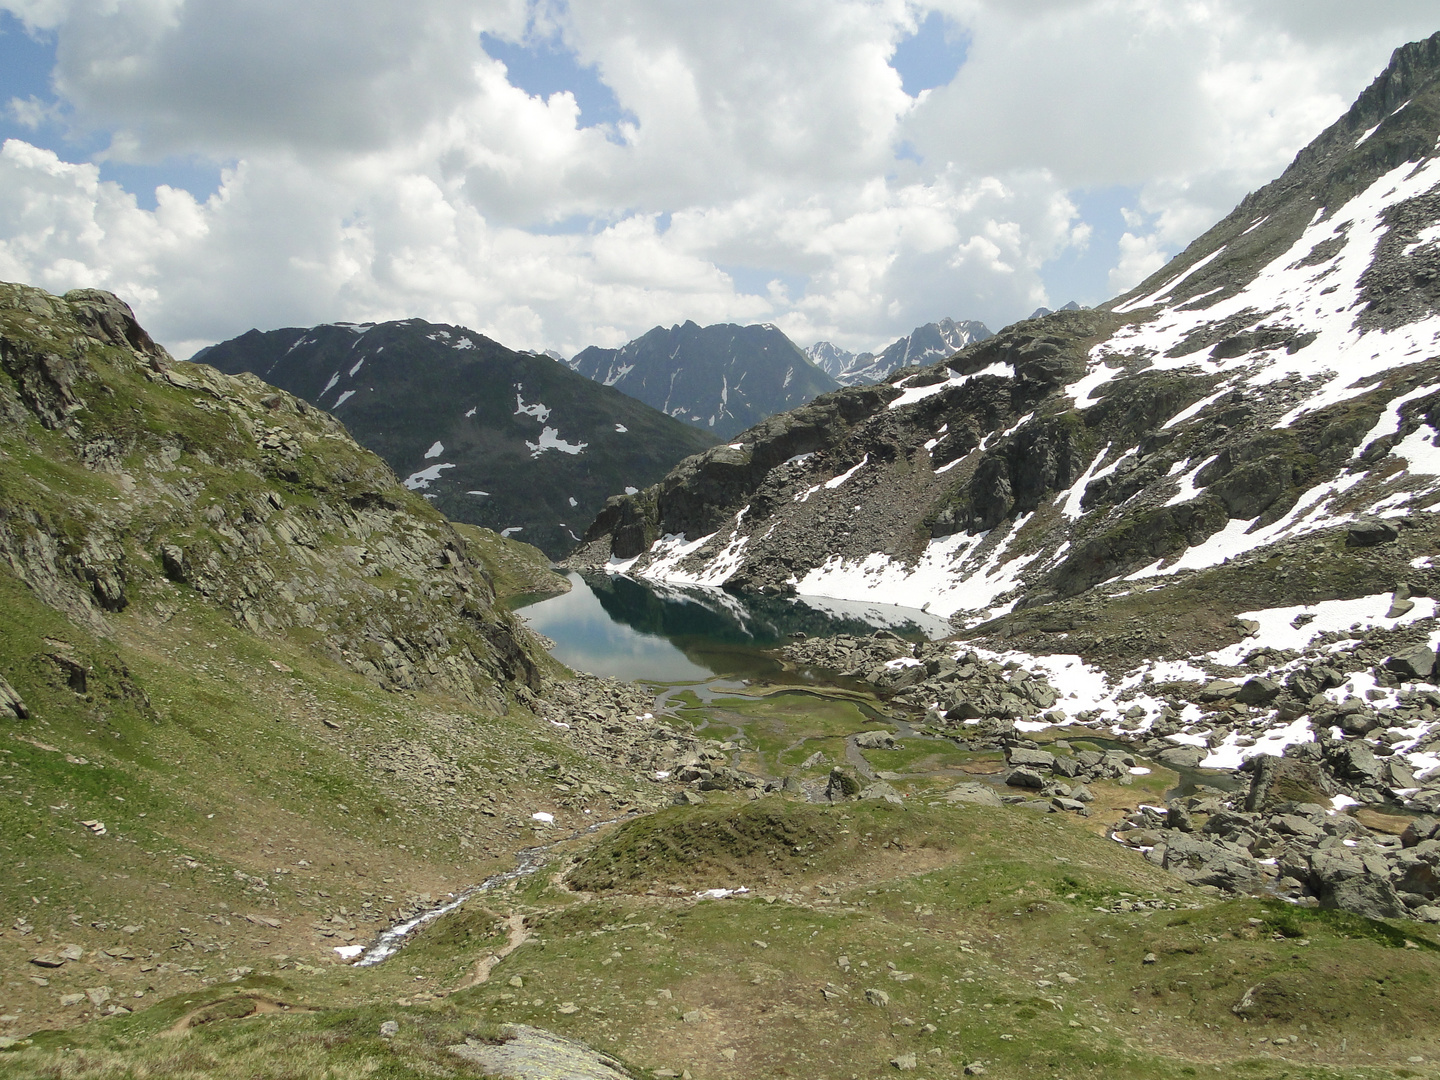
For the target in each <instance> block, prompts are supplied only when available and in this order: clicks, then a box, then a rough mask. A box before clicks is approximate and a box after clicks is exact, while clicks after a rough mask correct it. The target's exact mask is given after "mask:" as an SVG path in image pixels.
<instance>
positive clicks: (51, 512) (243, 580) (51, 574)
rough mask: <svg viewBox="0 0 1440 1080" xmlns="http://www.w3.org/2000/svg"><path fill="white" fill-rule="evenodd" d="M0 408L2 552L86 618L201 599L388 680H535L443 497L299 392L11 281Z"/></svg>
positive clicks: (51, 600)
mask: <svg viewBox="0 0 1440 1080" xmlns="http://www.w3.org/2000/svg"><path fill="white" fill-rule="evenodd" d="M0 415H3V416H4V418H5V423H4V432H3V435H0V438H3V440H4V446H5V450H4V453H3V454H0V481H3V486H4V490H5V492H6V495H5V500H4V505H3V507H0V560H3V562H4V563H5V564H7V566H8V570H9V572H11V573H13V574H14V575H15V577H17V578H18V579H19V580H20V581H22V582H23V583H24V584H25V585H26V586H28V587H29V589H30V590H31V591H32V592H33V593H34V594H35V595H36V596H38V597H39V598H40V599H41V600H43V601H44V602H45V603H47V604H49V605H50V606H51V607H53V608H55V609H57V610H59V611H61V612H63V613H65V614H66V615H68V616H69V617H70V618H72V619H75V620H78V621H81V622H84V623H86V624H88V625H89V626H91V627H92V628H95V629H97V630H99V631H101V632H102V633H103V632H104V631H105V627H106V619H107V617H108V616H110V615H111V614H113V613H117V612H121V611H124V610H126V609H128V608H130V607H132V606H135V605H139V606H140V607H141V608H142V609H145V610H151V611H155V612H157V613H159V614H160V615H161V616H162V617H163V615H164V612H165V611H166V610H169V609H171V608H172V607H173V606H174V605H175V604H177V603H179V602H182V601H183V600H186V599H188V598H191V597H195V598H199V599H200V600H201V601H202V602H204V603H206V604H210V605H214V606H215V607H217V608H219V609H221V610H222V611H224V612H225V613H226V615H227V616H228V617H229V618H230V619H232V620H233V621H234V622H235V623H236V624H237V625H241V626H244V627H247V628H249V629H250V630H251V631H253V632H255V633H257V634H262V635H266V634H274V635H283V634H291V633H297V634H300V635H302V636H305V637H308V638H310V639H312V640H313V641H315V643H316V646H315V647H316V648H318V649H321V650H322V651H324V652H325V653H327V654H329V655H330V656H332V657H333V658H334V659H336V660H338V661H340V662H342V663H343V664H345V665H346V666H348V667H350V668H352V669H353V670H355V671H358V672H360V673H361V674H363V675H365V676H366V677H368V678H370V679H372V680H374V681H375V682H377V683H379V684H381V685H383V686H386V687H391V688H394V689H413V688H423V687H433V688H435V689H440V690H444V691H446V692H448V693H452V694H456V695H459V696H460V697H462V698H465V699H468V700H470V701H473V702H475V703H477V704H481V705H484V706H486V707H490V708H494V709H496V710H503V709H504V708H506V707H507V706H506V703H507V701H509V700H511V699H512V698H513V697H514V696H515V695H519V696H520V697H521V698H525V697H528V696H529V695H530V694H531V692H532V691H533V690H534V689H536V688H538V686H539V685H540V673H539V668H538V666H537V660H536V657H537V656H539V654H540V649H539V645H538V642H536V641H535V639H534V637H533V635H531V634H530V633H529V632H528V631H526V630H524V629H523V628H522V627H521V626H520V625H519V624H518V623H517V622H516V621H515V620H514V619H513V617H512V616H510V615H509V613H508V612H506V611H504V610H503V609H502V608H500V607H498V606H497V605H496V603H495V596H494V590H493V588H492V586H491V582H490V579H489V577H488V576H487V574H486V572H485V570H484V568H483V566H482V564H481V562H480V561H479V559H478V557H477V556H476V554H475V553H474V552H473V551H472V547H471V544H470V543H469V542H467V540H466V539H465V538H464V537H462V536H461V535H460V534H459V533H458V532H457V531H456V529H455V528H454V527H453V526H451V525H450V523H449V522H448V521H446V520H445V519H444V518H442V517H441V516H440V515H439V514H438V513H436V512H435V510H434V509H433V508H432V507H431V506H430V505H429V503H427V502H426V501H425V500H424V499H422V498H421V497H420V496H419V495H417V494H414V493H412V492H409V491H407V490H406V489H405V488H404V487H403V486H401V484H400V483H399V481H398V480H397V479H396V477H395V474H394V473H392V472H391V471H390V469H389V468H387V467H386V465H385V463H384V462H383V461H381V460H380V459H379V458H378V457H376V456H375V455H374V454H372V453H370V452H369V451H367V450H365V449H363V448H362V447H360V446H359V445H357V444H356V443H355V441H354V440H353V439H351V437H350V436H349V434H348V433H347V432H346V431H345V429H344V428H343V427H342V426H341V425H340V424H339V423H338V422H337V421H335V420H334V419H333V418H332V417H330V416H329V415H328V414H326V413H323V412H320V411H319V410H317V409H314V408H312V407H311V406H310V405H308V404H307V403H306V402H304V401H303V400H300V399H298V398H295V397H292V396H291V395H289V394H286V393H283V392H279V391H276V390H274V389H273V388H272V387H269V386H267V385H265V384H264V383H262V382H260V380H259V379H256V378H254V377H253V376H248V375H246V376H240V377H231V376H227V375H222V374H220V373H219V372H217V371H215V370H214V369H213V368H210V367H205V366H200V365H194V364H187V363H176V362H174V361H173V360H171V358H170V357H169V356H168V355H167V354H166V353H165V352H164V350H162V349H161V348H159V347H158V346H157V345H155V344H154V342H152V341H151V340H150V338H149V336H148V335H147V334H146V333H145V331H144V330H143V329H141V328H140V326H139V325H138V324H137V323H136V322H135V319H134V317H133V315H132V314H131V312H130V310H129V308H127V307H126V306H125V305H124V304H123V303H121V302H120V301H119V300H117V299H116V298H115V297H114V296H111V295H110V294H108V293H101V292H96V291H93V290H79V291H76V292H71V293H67V294H66V295H65V296H64V297H56V296H51V295H50V294H48V293H45V292H43V291H41V290H39V289H33V288H28V287H26V286H21V285H0ZM53 662H54V663H55V665H56V666H57V667H58V668H59V669H60V672H61V674H62V675H63V676H64V677H65V678H66V679H68V681H69V684H70V686H71V688H72V689H73V690H75V692H76V693H84V692H85V689H86V687H85V678H86V672H85V670H84V668H83V667H82V666H80V665H77V664H74V663H73V662H72V661H69V660H68V658H67V657H66V656H65V655H63V653H60V652H57V654H56V656H55V657H54V658H53ZM67 665H68V667H67ZM5 690H8V687H6V688H5ZM5 690H0V708H3V709H7V710H9V711H11V712H15V713H17V714H19V715H23V710H24V708H25V706H24V704H23V702H20V700H19V698H18V696H16V695H15V694H13V692H11V693H6V692H5Z"/></svg>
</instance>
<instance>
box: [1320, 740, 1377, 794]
mask: <svg viewBox="0 0 1440 1080" xmlns="http://www.w3.org/2000/svg"><path fill="white" fill-rule="evenodd" d="M1325 757H1326V760H1327V762H1328V763H1329V765H1330V768H1331V769H1333V770H1334V772H1335V775H1336V776H1338V777H1339V778H1340V779H1342V780H1349V781H1351V782H1352V783H1357V784H1380V783H1383V775H1382V772H1381V766H1380V762H1379V761H1378V760H1377V759H1376V757H1375V755H1374V754H1373V753H1372V752H1371V750H1370V748H1369V747H1368V746H1366V745H1365V744H1364V743H1362V742H1357V741H1354V740H1351V741H1347V742H1344V743H1341V744H1340V745H1339V746H1336V747H1334V748H1333V749H1331V750H1330V751H1329V752H1328V753H1327V754H1326V755H1325Z"/></svg>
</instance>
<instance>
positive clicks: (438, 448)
mask: <svg viewBox="0 0 1440 1080" xmlns="http://www.w3.org/2000/svg"><path fill="white" fill-rule="evenodd" d="M444 452H445V445H444V444H443V443H441V442H433V443H431V444H430V449H429V450H426V451H425V460H426V461H429V460H430V459H431V458H437V457H439V456H440V455H441V454H443V453H444Z"/></svg>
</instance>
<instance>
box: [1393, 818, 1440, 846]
mask: <svg viewBox="0 0 1440 1080" xmlns="http://www.w3.org/2000/svg"><path fill="white" fill-rule="evenodd" d="M1437 832H1440V819H1437V818H1433V817H1431V816H1430V815H1428V814H1426V815H1424V816H1423V817H1418V818H1412V819H1411V820H1410V823H1409V824H1408V825H1406V826H1405V831H1404V832H1402V833H1401V834H1400V843H1401V844H1403V845H1404V846H1405V847H1407V848H1413V847H1414V846H1415V845H1416V844H1418V843H1420V841H1422V840H1429V839H1430V838H1431V837H1433V836H1435V835H1436V833H1437Z"/></svg>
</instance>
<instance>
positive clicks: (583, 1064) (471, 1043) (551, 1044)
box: [449, 1024, 631, 1080]
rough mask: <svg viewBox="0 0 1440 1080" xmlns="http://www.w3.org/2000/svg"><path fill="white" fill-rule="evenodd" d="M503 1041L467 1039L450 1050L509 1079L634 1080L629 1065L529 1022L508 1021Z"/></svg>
mask: <svg viewBox="0 0 1440 1080" xmlns="http://www.w3.org/2000/svg"><path fill="white" fill-rule="evenodd" d="M504 1035H505V1042H503V1043H500V1044H499V1045H490V1044H486V1043H481V1042H479V1041H478V1040H473V1039H467V1040H466V1041H465V1042H464V1043H463V1044H461V1045H457V1046H451V1047H450V1048H449V1049H450V1052H451V1053H452V1054H454V1055H455V1056H457V1057H460V1058H463V1059H465V1060H466V1061H468V1062H470V1063H471V1064H474V1065H477V1066H479V1067H480V1069H481V1070H482V1071H484V1072H485V1073H486V1074H487V1075H492V1076H500V1077H505V1078H506V1080H561V1078H563V1080H630V1077H631V1074H630V1073H629V1072H627V1071H626V1069H625V1067H624V1066H623V1065H621V1064H620V1062H618V1061H616V1060H615V1059H614V1058H612V1057H610V1056H609V1055H608V1054H603V1053H601V1052H600V1051H598V1050H594V1049H592V1048H591V1047H589V1046H587V1045H585V1044H584V1043H582V1042H579V1041H578V1040H575V1039H567V1038H565V1037H564V1036H562V1035H556V1034H555V1033H554V1032H551V1031H544V1030H542V1029H540V1028H535V1027H530V1026H529V1025H526V1024H507V1025H506V1026H505V1029H504Z"/></svg>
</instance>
